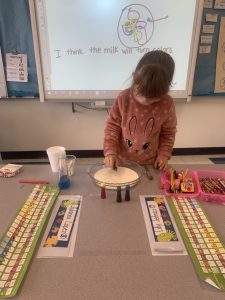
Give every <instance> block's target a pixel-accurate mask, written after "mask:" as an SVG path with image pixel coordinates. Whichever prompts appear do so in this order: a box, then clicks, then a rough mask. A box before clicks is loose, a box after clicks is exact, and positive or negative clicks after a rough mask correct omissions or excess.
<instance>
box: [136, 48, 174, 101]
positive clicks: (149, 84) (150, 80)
mask: <svg viewBox="0 0 225 300" xmlns="http://www.w3.org/2000/svg"><path fill="white" fill-rule="evenodd" d="M174 69H175V63H174V60H173V58H172V57H171V56H170V55H169V54H168V53H166V52H164V51H161V50H155V51H150V52H148V53H146V54H145V55H144V56H143V57H142V58H141V60H140V61H139V63H138V64H137V66H136V69H135V72H134V74H133V83H132V86H134V85H135V86H137V88H138V94H140V95H142V96H145V97H146V98H155V97H156V98H159V97H161V96H163V95H165V94H167V93H168V91H169V88H170V85H171V83H172V79H173V74H174Z"/></svg>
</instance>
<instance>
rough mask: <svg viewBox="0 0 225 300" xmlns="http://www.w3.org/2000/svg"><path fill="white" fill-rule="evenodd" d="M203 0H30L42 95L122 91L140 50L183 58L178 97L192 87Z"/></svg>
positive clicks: (92, 96) (90, 96) (87, 96)
mask: <svg viewBox="0 0 225 300" xmlns="http://www.w3.org/2000/svg"><path fill="white" fill-rule="evenodd" d="M202 2H203V1H201V0H200V1H199V0H182V1H180V0H157V1H150V0H144V1H137V2H135V3H133V1H131V0H120V1H115V0H108V1H107V0H66V1H65V0H30V11H31V20H32V28H33V36H34V46H35V52H36V60H37V62H36V64H37V71H38V81H39V88H40V95H41V97H42V101H45V100H57V99H58V100H59V99H61V100H62V101H83V100H90V101H92V100H94V101H95V100H98V99H114V98H115V97H116V95H117V94H118V92H119V91H120V90H122V89H125V88H127V87H129V85H130V83H131V77H132V76H131V75H132V72H133V71H134V69H135V67H136V65H137V63H138V61H139V60H140V58H141V57H142V56H143V55H144V54H145V53H146V52H148V51H151V50H155V49H160V50H163V51H166V52H167V53H169V54H170V55H171V56H172V57H173V59H174V60H175V65H176V67H175V75H174V80H173V84H172V87H171V92H170V93H171V95H172V96H173V97H174V98H182V99H183V98H186V99H187V98H188V97H189V96H190V95H191V90H192V84H193V74H194V68H195V61H196V53H197V45H198V39H199V30H200V23H201V14H202V6H203V3H202Z"/></svg>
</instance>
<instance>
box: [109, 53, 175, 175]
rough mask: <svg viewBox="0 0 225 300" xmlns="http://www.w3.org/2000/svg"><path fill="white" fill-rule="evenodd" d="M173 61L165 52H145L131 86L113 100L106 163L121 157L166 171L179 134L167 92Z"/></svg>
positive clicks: (172, 103)
mask: <svg viewBox="0 0 225 300" xmlns="http://www.w3.org/2000/svg"><path fill="white" fill-rule="evenodd" d="M174 67H175V64H174V61H173V59H172V57H171V56H170V55H169V54H167V53H166V52H163V51H160V50H156V51H151V52H148V53H146V54H145V55H144V56H143V57H142V58H141V60H140V61H139V63H138V65H137V67H136V69H135V71H134V73H133V80H132V84H131V86H130V88H128V89H126V90H124V91H122V92H121V93H120V94H119V95H118V96H117V98H116V100H115V101H114V104H113V106H112V108H111V110H110V114H109V117H108V119H107V123H106V127H105V137H104V156H105V160H104V162H105V165H106V166H108V167H112V168H115V167H116V166H117V164H118V162H119V160H129V161H134V162H136V163H139V164H141V165H145V164H146V165H148V164H152V165H153V166H154V167H155V168H159V169H160V170H165V169H166V168H167V166H168V165H167V161H168V159H169V158H170V157H171V153H172V150H173V145H174V140H175V134H176V125H177V119H176V112H175V106H174V102H173V99H172V98H171V97H170V96H169V95H168V92H169V88H170V85H171V83H172V79H173V74H174Z"/></svg>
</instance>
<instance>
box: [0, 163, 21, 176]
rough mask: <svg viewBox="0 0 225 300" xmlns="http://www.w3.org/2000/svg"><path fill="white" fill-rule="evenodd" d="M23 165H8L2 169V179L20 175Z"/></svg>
mask: <svg viewBox="0 0 225 300" xmlns="http://www.w3.org/2000/svg"><path fill="white" fill-rule="evenodd" d="M22 167H23V165H15V164H8V165H5V166H4V167H2V168H1V169H0V177H13V176H15V175H16V174H18V173H19V172H20V171H21V169H22Z"/></svg>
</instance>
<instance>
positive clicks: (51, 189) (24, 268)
mask: <svg viewBox="0 0 225 300" xmlns="http://www.w3.org/2000/svg"><path fill="white" fill-rule="evenodd" d="M44 187H45V190H44V193H46V192H48V193H49V192H51V193H54V195H52V199H51V201H50V202H49V204H48V208H47V209H46V211H45V214H44V216H43V217H42V221H41V223H40V225H39V227H38V230H37V232H36V233H35V236H34V239H33V241H32V244H31V246H30V249H29V252H28V255H27V257H26V259H25V262H24V264H23V266H22V268H21V270H20V271H19V274H18V277H17V278H16V282H15V284H14V286H13V288H12V291H11V293H10V294H9V295H4V294H3V295H2V294H1V289H0V298H10V297H14V296H15V295H16V293H17V291H18V289H19V287H20V284H21V283H22V280H23V278H24V275H25V274H26V271H27V268H28V266H29V263H30V261H31V258H32V255H33V253H34V250H35V247H36V244H37V242H38V239H39V236H40V234H41V231H42V229H43V226H44V224H45V221H46V219H47V217H48V214H49V212H50V210H51V208H52V206H53V204H54V202H55V200H56V198H57V196H58V194H59V191H60V190H59V188H58V187H55V186H51V185H44ZM34 188H35V186H34V187H33V189H32V191H31V192H30V194H31V193H32V192H33V190H34ZM30 194H29V195H28V197H27V199H28V198H29V196H30ZM27 199H26V200H25V202H24V203H23V204H22V206H21V207H20V209H19V210H18V212H17V214H16V215H15V217H14V219H13V221H12V222H11V224H10V225H9V226H8V228H7V229H6V231H5V233H4V234H3V236H2V237H1V239H0V243H1V242H2V240H3V239H4V237H5V236H6V234H7V232H8V230H9V228H10V227H11V226H12V224H13V223H14V220H15V219H16V217H17V216H18V214H19V212H20V210H21V209H22V208H23V206H24V204H25V203H26V201H27ZM14 251H15V249H14ZM3 289H4V288H3Z"/></svg>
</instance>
